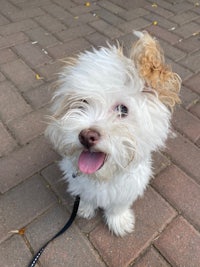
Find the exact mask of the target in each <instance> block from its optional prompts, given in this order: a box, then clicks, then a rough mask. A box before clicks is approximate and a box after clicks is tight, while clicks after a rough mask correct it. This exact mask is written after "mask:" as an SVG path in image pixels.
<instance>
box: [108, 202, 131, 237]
mask: <svg viewBox="0 0 200 267" xmlns="http://www.w3.org/2000/svg"><path fill="white" fill-rule="evenodd" d="M105 219H106V223H107V225H108V227H109V229H110V231H111V232H113V233H114V234H116V235H117V236H124V235H125V234H127V233H131V232H132V231H133V230H134V224H135V217H134V212H133V210H132V209H131V208H130V207H129V206H127V205H121V206H119V205H112V206H109V207H108V208H106V209H105Z"/></svg>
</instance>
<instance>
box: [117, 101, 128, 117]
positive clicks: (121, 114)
mask: <svg viewBox="0 0 200 267" xmlns="http://www.w3.org/2000/svg"><path fill="white" fill-rule="evenodd" d="M115 111H117V112H118V116H119V117H120V118H125V117H126V116H127V115H128V108H127V107H126V106H124V105H122V104H120V105H117V106H116V107H115Z"/></svg>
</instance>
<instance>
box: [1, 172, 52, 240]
mask: <svg viewBox="0 0 200 267" xmlns="http://www.w3.org/2000/svg"><path fill="white" fill-rule="evenodd" d="M55 202H56V198H55V196H54V195H53V193H52V192H51V191H50V190H49V189H48V188H47V186H46V184H45V183H43V182H42V181H41V178H40V177H39V175H36V176H33V177H31V178H30V179H27V180H26V181H25V182H24V183H21V184H20V185H18V186H17V187H15V188H13V189H12V190H9V191H8V192H7V193H6V194H4V195H3V196H2V197H1V203H0V206H1V210H2V217H1V218H2V219H4V220H2V221H1V226H0V240H3V239H5V238H7V237H8V236H9V235H10V234H9V232H10V231H11V230H16V229H20V228H22V227H24V226H26V225H27V224H28V223H30V222H31V221H32V220H33V219H34V218H36V217H37V216H39V215H40V214H42V213H43V212H44V211H45V210H47V209H48V208H49V207H50V206H52V205H53V203H55ZM5 207H6V208H5Z"/></svg>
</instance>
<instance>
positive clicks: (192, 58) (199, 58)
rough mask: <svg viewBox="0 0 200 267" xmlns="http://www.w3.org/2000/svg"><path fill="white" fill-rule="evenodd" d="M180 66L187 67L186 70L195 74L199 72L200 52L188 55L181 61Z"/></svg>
mask: <svg viewBox="0 0 200 267" xmlns="http://www.w3.org/2000/svg"><path fill="white" fill-rule="evenodd" d="M179 62H180V64H182V65H183V66H185V67H186V68H188V69H190V70H192V71H193V72H197V71H199V70H200V51H199V52H196V53H195V54H192V55H188V56H187V57H185V58H184V59H181V60H180V61H179Z"/></svg>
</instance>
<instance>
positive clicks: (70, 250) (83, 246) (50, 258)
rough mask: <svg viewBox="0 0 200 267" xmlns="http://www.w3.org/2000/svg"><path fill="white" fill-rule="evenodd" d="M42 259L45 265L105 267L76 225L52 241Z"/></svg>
mask: <svg viewBox="0 0 200 267" xmlns="http://www.w3.org/2000/svg"><path fill="white" fill-rule="evenodd" d="M63 247H64V248H65V249H64V250H63ZM40 261H41V263H42V264H43V265H44V266H45V267H52V266H56V267H66V266H77V267H79V266H81V267H88V266H93V267H105V264H104V263H103V262H102V261H101V259H100V258H99V256H98V255H97V253H96V251H94V249H93V248H92V247H91V245H90V243H89V242H88V240H87V239H86V238H85V237H83V235H82V234H81V233H80V231H78V229H77V228H76V227H75V226H72V227H71V228H70V229H69V230H68V231H67V232H66V233H64V234H63V235H62V236H61V237H59V238H57V239H56V240H55V241H53V242H52V243H50V244H49V245H48V247H47V248H46V250H45V251H44V253H43V255H42V256H41V260H40Z"/></svg>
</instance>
